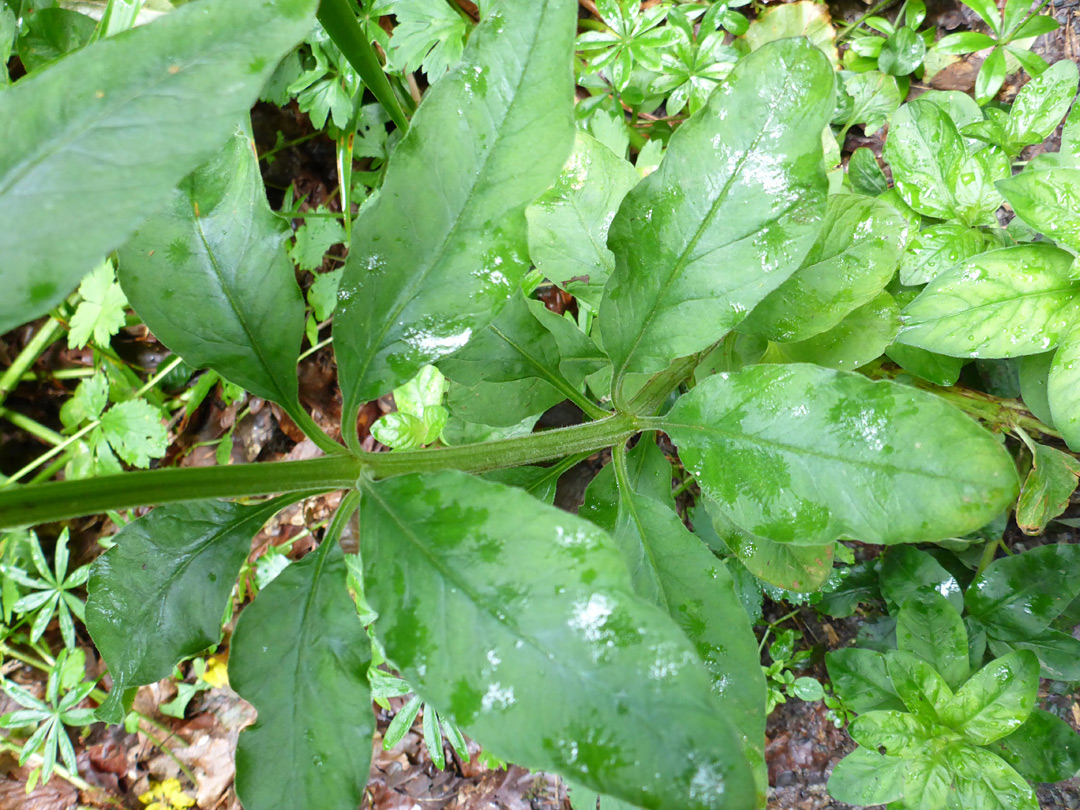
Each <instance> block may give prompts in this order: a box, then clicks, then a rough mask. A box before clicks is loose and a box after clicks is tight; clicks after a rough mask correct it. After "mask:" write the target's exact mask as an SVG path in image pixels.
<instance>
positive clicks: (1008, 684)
mask: <svg viewBox="0 0 1080 810" xmlns="http://www.w3.org/2000/svg"><path fill="white" fill-rule="evenodd" d="M1038 691H1039V659H1038V658H1036V657H1035V653H1033V652H1031V651H1030V650H1019V651H1017V652H1012V653H1009V654H1008V655H1005V656H1002V657H1001V658H995V659H994V660H993V661H991V662H990V663H989V664H987V665H986V666H984V667H983V668H982V669H980V670H979V671H978V672H976V673H975V674H974V675H972V676H971V678H969V679H968V681H967V682H966V683H965V684H964V685H963V686H962V687H960V690H959V691H958V692H957V693H956V694H955V695H954V696H953V699H952V700H951V701H950V702H949V703H948V704H947V705H946V706H945V708H944V709H943V710H942V712H941V719H942V720H943V721H944V722H945V723H946V724H948V725H949V726H951V727H952V728H954V729H956V730H957V731H959V732H961V733H962V734H963V735H964V736H965V737H967V739H968V740H970V741H971V742H973V743H975V744H976V745H987V744H988V743H992V742H993V741H994V740H998V739H1001V738H1002V737H1004V736H1006V735H1008V734H1011V733H1012V732H1014V731H1016V729H1018V728H1020V726H1021V725H1023V723H1024V721H1025V720H1027V719H1028V715H1030V714H1031V711H1032V709H1034V708H1035V697H1036V695H1037V693H1038Z"/></svg>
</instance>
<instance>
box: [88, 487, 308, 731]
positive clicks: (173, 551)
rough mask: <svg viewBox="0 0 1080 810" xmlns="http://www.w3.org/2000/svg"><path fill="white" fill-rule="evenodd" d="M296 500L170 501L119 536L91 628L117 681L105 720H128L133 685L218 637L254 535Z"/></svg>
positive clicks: (93, 606)
mask: <svg viewBox="0 0 1080 810" xmlns="http://www.w3.org/2000/svg"><path fill="white" fill-rule="evenodd" d="M293 500H295V498H292V497H289V496H286V497H285V498H278V499H275V500H271V501H267V502H265V503H262V504H258V505H256V506H242V505H240V504H235V503H226V502H220V501H193V502H191V503H185V504H178V505H176V506H163V507H160V508H159V509H155V510H154V511H153V512H151V513H150V514H148V515H146V516H145V517H142V518H139V519H138V520H135V521H132V522H131V523H129V524H128V525H127V526H125V527H124V528H123V529H121V530H120V531H119V532H118V533H117V534H116V538H115V540H116V545H115V546H113V547H112V548H111V549H109V550H108V551H106V552H105V553H104V554H102V555H101V556H100V557H98V558H97V560H95V561H94V564H93V567H92V568H91V569H90V582H89V585H88V586H87V592H88V594H89V598H88V599H87V600H86V629H87V630H89V631H90V635H91V636H92V637H93V639H94V643H95V644H96V645H97V648H98V651H99V652H100V653H101V657H102V658H103V659H104V660H105V663H106V664H108V666H109V674H110V675H111V676H112V680H113V686H112V690H111V691H110V692H109V698H108V700H106V701H105V703H103V704H102V705H101V708H100V709H98V717H100V718H101V719H102V720H104V721H105V722H108V723H119V722H121V721H122V720H123V719H124V708H125V706H124V704H125V703H126V702H127V700H128V698H127V697H126V696H125V694H124V693H125V691H127V690H129V689H131V688H132V687H135V686H140V685H142V684H146V683H154V682H155V681H157V680H160V679H161V678H165V677H168V676H169V675H170V674H171V673H172V671H173V667H175V666H176V665H177V664H178V663H179V662H180V661H181V660H183V659H184V658H187V657H188V656H192V655H195V654H196V653H199V652H201V651H203V650H205V649H206V648H207V647H209V646H211V645H213V644H216V643H217V642H218V640H219V639H220V638H221V619H222V616H224V615H225V608H226V607H228V604H229V597H230V595H231V594H232V589H233V585H234V584H235V583H236V576H237V574H238V573H239V572H240V566H241V565H243V563H244V560H245V559H246V558H247V554H248V551H250V547H251V538H252V537H253V536H254V535H255V533H256V532H257V531H258V530H259V529H260V528H261V527H262V525H263V524H264V523H265V522H266V521H267V519H269V518H270V516H272V515H273V514H274V513H275V512H277V511H278V510H279V509H281V507H282V506H284V505H285V503H288V502H291V501H293Z"/></svg>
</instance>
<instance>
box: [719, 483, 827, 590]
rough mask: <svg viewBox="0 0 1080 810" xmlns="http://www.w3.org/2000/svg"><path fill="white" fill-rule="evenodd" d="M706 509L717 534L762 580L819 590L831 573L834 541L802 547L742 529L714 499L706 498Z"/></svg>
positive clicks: (791, 586)
mask: <svg viewBox="0 0 1080 810" xmlns="http://www.w3.org/2000/svg"><path fill="white" fill-rule="evenodd" d="M705 509H706V511H707V513H708V515H709V518H710V519H711V521H712V525H713V529H714V530H715V531H716V534H717V536H718V537H719V538H720V539H721V540H723V541H724V543H725V544H726V546H727V548H728V550H729V551H731V553H732V554H734V555H735V556H736V557H738V558H739V561H740V562H741V563H742V564H743V565H745V566H746V567H747V569H748V570H749V571H750V572H751V573H752V574H753V575H754V576H756V577H758V578H759V579H762V580H764V581H765V582H768V583H769V584H770V585H776V586H777V587H779V588H784V589H786V590H789V591H799V592H802V593H810V592H812V591H816V590H818V589H819V588H820V587H821V586H822V585H824V584H825V581H826V580H827V579H828V578H829V574H831V573H832V570H833V568H832V561H833V548H834V546H835V544H834V543H831V542H830V543H824V544H822V545H818V546H801V545H793V544H791V543H777V542H776V541H774V540H769V539H768V538H765V537H758V536H756V535H753V534H750V533H749V532H746V531H743V530H742V529H740V528H739V527H738V526H736V525H735V524H734V523H732V522H731V520H730V519H729V518H728V517H727V516H726V515H725V513H724V511H723V509H721V508H720V507H719V506H718V505H717V504H716V503H715V502H713V501H711V500H709V499H708V498H706V499H705Z"/></svg>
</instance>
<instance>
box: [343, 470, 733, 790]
mask: <svg viewBox="0 0 1080 810" xmlns="http://www.w3.org/2000/svg"><path fill="white" fill-rule="evenodd" d="M361 511H362V514H363V515H364V521H365V523H366V526H365V531H364V533H363V536H362V538H361V555H362V557H363V560H364V566H365V570H364V592H365V595H366V597H367V599H368V600H369V602H370V603H371V606H372V608H374V609H375V610H377V611H378V613H379V618H378V619H377V620H376V622H375V633H376V635H377V637H378V638H379V640H380V641H381V642H382V643H383V644H384V646H385V648H386V652H387V655H388V657H389V658H390V659H391V660H392V661H393V662H394V664H395V665H396V666H397V667H399V668H400V670H401V671H402V673H403V674H404V675H405V676H406V677H407V678H408V680H409V682H410V683H411V684H412V685H413V686H415V687H416V689H417V692H418V694H420V695H421V696H422V697H423V698H424V700H425V701H428V702H430V703H432V704H433V705H435V706H436V707H437V708H438V709H439V712H440V714H442V715H444V716H447V717H450V718H452V719H453V721H454V722H456V723H458V724H459V725H461V726H462V727H463V729H466V730H468V731H469V732H470V733H471V734H473V735H475V736H476V738H477V739H478V740H480V741H481V742H483V744H485V745H490V746H492V747H493V748H494V749H495V750H497V751H499V752H500V754H501V755H503V756H506V757H509V758H510V759H512V760H513V761H514V762H518V763H521V764H522V765H524V766H526V767H530V768H543V769H547V770H555V771H558V772H561V773H564V774H566V775H567V777H568V778H570V779H571V780H573V781H575V782H578V783H580V784H582V785H584V786H586V787H589V788H591V789H593V790H597V791H600V792H602V793H607V794H609V795H611V796H615V797H617V798H620V799H623V800H625V801H627V802H630V803H631V804H634V805H644V806H648V807H652V808H657V810H665V809H666V808H672V810H675V808H717V809H719V808H721V807H723V808H747V809H748V808H751V807H753V806H754V786H753V779H752V776H751V772H750V769H749V768H748V767H747V765H746V760H745V758H744V756H743V753H742V750H741V745H740V744H739V741H738V739H737V737H736V736H735V733H734V732H733V731H732V729H731V727H730V726H729V725H728V722H727V721H726V720H725V719H724V713H723V712H722V710H721V709H720V708H719V705H718V704H717V703H716V702H715V701H714V698H713V696H712V689H711V681H710V678H709V676H708V674H707V672H706V671H705V668H704V667H703V666H702V665H701V663H700V661H699V659H698V655H697V652H696V650H695V648H694V646H693V645H691V644H690V642H689V641H687V640H686V638H685V637H684V636H683V634H682V632H681V631H680V630H679V629H678V628H677V627H676V626H675V624H674V623H673V622H672V620H671V619H669V618H668V617H667V616H666V615H664V613H663V612H662V611H660V610H659V609H657V608H655V607H653V606H652V605H650V604H649V603H647V602H646V601H644V600H641V599H640V598H639V597H637V596H635V595H634V593H633V589H632V586H631V583H630V578H629V576H628V574H627V572H626V567H625V565H624V563H623V560H622V557H621V556H620V554H619V552H618V551H617V550H616V549H615V548H614V546H613V545H612V543H611V540H610V538H609V537H608V535H607V534H606V533H605V532H603V531H602V530H600V529H598V528H596V527H595V526H593V525H592V524H590V523H588V522H586V521H584V520H582V519H581V518H577V517H575V516H573V515H569V514H567V513H565V512H560V511H558V510H555V509H553V508H551V507H548V506H545V505H543V504H540V503H539V502H537V501H536V500H535V499H533V498H531V497H529V496H528V495H526V494H525V493H523V492H521V491H520V490H515V489H511V488H508V487H504V486H501V485H498V484H493V483H490V482H485V481H481V480H479V479H476V478H473V477H471V476H468V475H465V474H463V473H458V472H445V473H437V474H433V475H406V476H401V477H398V478H392V479H388V480H385V481H380V482H377V483H374V484H369V485H366V486H365V490H364V502H363V505H362V507H361ZM739 609H740V610H741V608H739Z"/></svg>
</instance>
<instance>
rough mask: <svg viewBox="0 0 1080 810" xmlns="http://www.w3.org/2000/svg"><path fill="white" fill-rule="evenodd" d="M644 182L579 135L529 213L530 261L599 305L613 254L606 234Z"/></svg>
mask: <svg viewBox="0 0 1080 810" xmlns="http://www.w3.org/2000/svg"><path fill="white" fill-rule="evenodd" d="M639 180H641V178H640V177H639V176H638V173H637V172H636V171H635V170H634V167H633V166H632V165H631V164H630V162H629V161H627V160H625V159H624V158H621V157H619V156H618V155H616V154H615V153H614V152H612V151H611V150H610V149H608V148H607V147H606V146H604V144H602V143H600V141H598V140H596V139H595V138H593V137H592V136H591V135H588V134H586V133H584V132H578V134H577V142H576V143H575V145H574V152H573V154H571V155H570V160H568V161H567V162H566V165H565V166H564V167H563V170H562V174H560V175H559V179H558V180H556V181H555V185H553V186H552V187H551V188H550V189H548V190H547V191H546V192H544V195H543V196H542V197H540V198H539V199H538V200H537V201H536V202H535V203H533V204H532V205H530V206H529V207H528V208H527V209H526V210H525V216H526V217H527V218H528V220H529V256H530V258H532V260H533V263H534V264H535V265H536V267H537V269H538V270H539V271H540V272H541V273H543V274H544V277H545V278H549V279H551V280H552V281H553V282H555V283H556V284H558V285H559V286H560V287H562V288H563V289H564V290H566V291H567V292H569V293H571V294H572V295H574V296H575V297H576V298H578V299H580V300H582V301H584V302H585V303H586V304H588V305H589V306H591V307H594V308H595V307H597V306H599V305H600V296H601V295H602V294H603V292H604V285H605V284H607V280H608V277H609V276H610V275H611V271H612V270H614V269H615V254H613V253H612V252H611V251H610V250H608V248H607V238H608V229H609V228H610V227H611V220H612V217H614V216H615V212H616V211H618V210H619V205H620V204H621V203H622V201H623V197H625V196H626V193H627V192H628V191H630V189H632V188H633V187H634V186H636V185H637V184H638V181H639Z"/></svg>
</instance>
